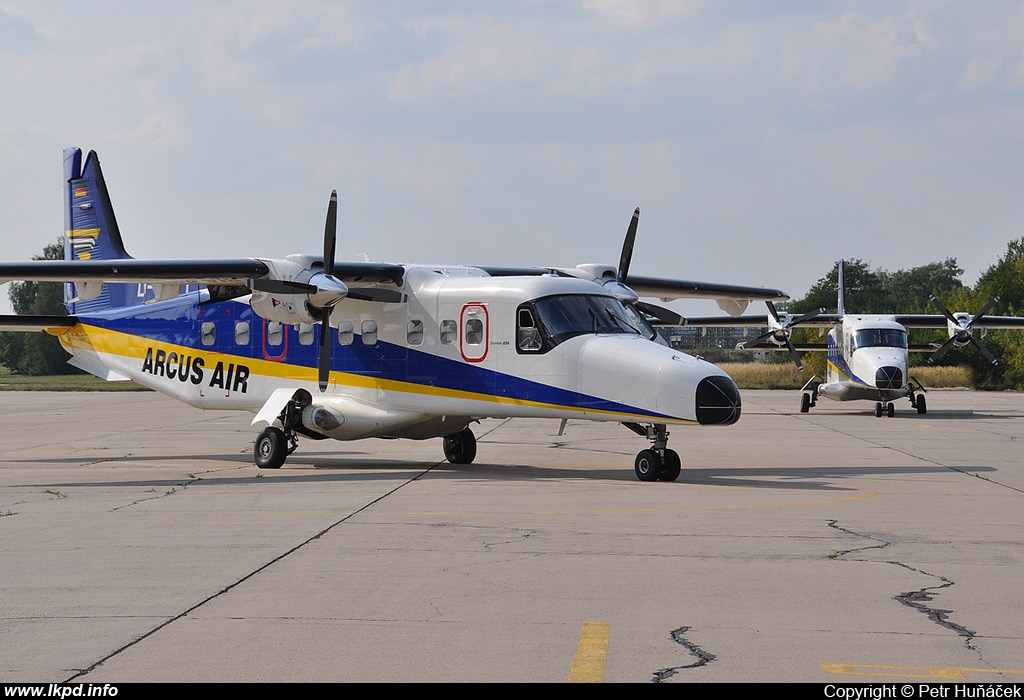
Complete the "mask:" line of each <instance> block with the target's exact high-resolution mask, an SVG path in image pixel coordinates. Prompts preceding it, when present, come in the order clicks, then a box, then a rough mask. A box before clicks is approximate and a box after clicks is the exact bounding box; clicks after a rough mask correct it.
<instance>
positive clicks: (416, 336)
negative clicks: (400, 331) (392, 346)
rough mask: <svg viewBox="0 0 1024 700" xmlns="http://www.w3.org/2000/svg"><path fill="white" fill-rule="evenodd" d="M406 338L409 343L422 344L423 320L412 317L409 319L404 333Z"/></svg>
mask: <svg viewBox="0 0 1024 700" xmlns="http://www.w3.org/2000/svg"><path fill="white" fill-rule="evenodd" d="M406 338H407V339H408V341H409V345H422V344H423V321H420V320H418V319H413V320H411V321H409V330H408V333H407V334H406Z"/></svg>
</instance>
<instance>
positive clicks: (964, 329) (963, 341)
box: [946, 311, 987, 348]
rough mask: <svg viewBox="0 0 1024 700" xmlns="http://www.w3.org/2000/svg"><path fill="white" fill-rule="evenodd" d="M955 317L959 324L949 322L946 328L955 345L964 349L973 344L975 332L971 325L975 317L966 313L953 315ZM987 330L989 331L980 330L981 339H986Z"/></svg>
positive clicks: (961, 312)
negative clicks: (972, 339) (972, 336)
mask: <svg viewBox="0 0 1024 700" xmlns="http://www.w3.org/2000/svg"><path fill="white" fill-rule="evenodd" d="M953 317H954V318H955V319H956V320H957V322H956V323H953V322H952V321H949V320H947V321H946V328H947V330H948V332H949V337H950V338H952V339H953V345H955V346H957V347H958V348H962V347H964V346H965V345H967V344H969V343H970V342H971V335H972V334H973V330H972V329H971V327H970V324H971V321H973V320H974V317H972V316H971V315H970V314H969V313H966V312H964V311H960V312H957V313H955V314H953ZM986 330H987V329H985V328H982V329H980V332H979V335H980V337H982V338H984V337H985V331H986Z"/></svg>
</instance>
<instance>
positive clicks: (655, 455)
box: [623, 423, 682, 481]
mask: <svg viewBox="0 0 1024 700" xmlns="http://www.w3.org/2000/svg"><path fill="white" fill-rule="evenodd" d="M623 425H625V426H626V427H627V428H629V429H630V430H632V431H633V432H634V433H636V434H637V435H643V436H644V437H646V438H647V439H648V440H650V441H651V442H652V443H653V447H652V448H651V449H647V450H640V452H639V453H638V454H637V456H636V461H635V462H634V464H633V466H634V469H635V471H636V478H638V479H640V481H675V480H676V479H678V478H679V473H680V472H681V471H682V463H681V462H680V460H679V454H678V453H677V452H676V451H675V450H670V449H668V447H667V445H668V428H667V427H666V426H664V425H649V426H646V427H644V426H641V425H637V424H636V423H623Z"/></svg>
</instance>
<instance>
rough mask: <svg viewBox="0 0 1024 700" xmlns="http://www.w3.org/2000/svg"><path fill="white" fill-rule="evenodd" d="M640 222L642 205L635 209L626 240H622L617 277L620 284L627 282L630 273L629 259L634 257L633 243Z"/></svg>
mask: <svg viewBox="0 0 1024 700" xmlns="http://www.w3.org/2000/svg"><path fill="white" fill-rule="evenodd" d="M639 222H640V207H637V208H636V210H634V211H633V218H632V219H631V220H630V222H629V228H627V229H626V240H624V241H623V242H622V254H621V255H619V269H618V271H617V273H616V275H615V279H616V280H617V281H618V282H619V284H625V283H626V275H628V274H629V261H630V260H632V259H633V244H634V243H635V242H636V227H637V224H638V223H639Z"/></svg>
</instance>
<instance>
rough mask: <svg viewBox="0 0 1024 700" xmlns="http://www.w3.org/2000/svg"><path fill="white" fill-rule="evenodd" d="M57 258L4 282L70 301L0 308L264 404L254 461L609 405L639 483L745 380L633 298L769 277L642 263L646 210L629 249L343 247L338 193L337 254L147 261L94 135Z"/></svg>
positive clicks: (456, 459) (740, 304) (751, 293)
mask: <svg viewBox="0 0 1024 700" xmlns="http://www.w3.org/2000/svg"><path fill="white" fill-rule="evenodd" d="M64 179H65V181H66V183H67V186H66V201H65V229H66V238H65V254H64V258H65V260H64V261H38V262H25V263H0V282H3V281H10V280H35V281H60V282H65V300H66V304H67V307H68V311H69V313H70V315H69V316H66V317H57V316H54V317H26V316H14V317H2V318H0V330H22V331H39V330H45V331H48V332H50V333H52V334H55V335H57V336H58V338H59V339H60V342H61V344H62V345H63V346H64V347H65V348H66V349H67V351H68V352H69V353H71V355H72V357H71V359H70V360H69V362H70V363H71V364H72V365H74V366H76V367H79V368H81V369H83V370H86V371H88V372H90V373H92V374H95V375H97V376H99V377H102V378H105V379H107V380H127V379H132V380H135V381H136V382H138V383H140V384H143V385H145V386H147V387H150V388H152V389H155V390H156V391H159V392H162V393H164V394H167V395H169V396H172V397H174V398H176V399H179V400H181V401H184V402H186V403H188V404H191V405H193V406H197V407H199V408H221V409H225V408H226V409H241V410H248V411H252V412H254V413H255V414H256V416H255V418H254V419H253V425H255V426H258V427H260V428H261V430H262V432H261V433H260V434H259V437H258V438H257V439H256V442H255V446H254V456H255V461H256V464H257V466H259V467H262V468H267V469H275V468H278V467H280V466H281V465H282V464H283V463H284V461H285V458H286V457H287V456H288V455H290V454H291V453H292V452H293V451H294V450H295V448H296V447H297V444H298V436H299V435H302V436H304V437H307V438H312V439H324V438H334V439H336V440H358V439H362V438H370V437H378V438H409V439H414V440H420V439H426V438H435V437H440V438H442V439H443V443H444V454H445V456H446V458H447V459H448V460H449V461H450V462H452V463H455V464H469V463H470V462H472V461H473V459H474V457H475V456H476V439H475V438H474V436H473V433H472V431H471V430H470V428H469V425H470V424H471V423H474V422H476V421H478V420H479V419H481V418H486V417H494V418H505V417H541V418H557V419H561V420H562V421H563V427H564V421H566V420H568V419H582V420H592V421H610V422H618V423H622V424H624V425H625V426H626V427H628V428H629V429H631V430H632V431H634V432H635V433H637V434H639V435H641V436H643V437H645V438H647V440H649V441H650V443H651V448H650V449H645V450H642V451H640V453H639V454H638V455H637V457H636V462H635V469H636V475H637V476H638V477H639V478H640V479H641V480H644V481H655V480H662V481H672V480H674V479H676V478H677V477H678V475H679V472H680V462H679V456H678V454H677V453H676V452H675V451H674V450H671V449H668V446H667V445H668V435H669V432H668V428H669V426H674V425H682V424H702V425H715V424H717V425H729V424H732V423H735V422H736V421H737V420H738V419H739V417H740V395H739V391H738V390H737V388H736V385H735V383H733V381H732V379H730V378H729V376H728V375H726V373H725V372H723V371H722V370H721V369H719V368H718V367H715V366H714V365H712V364H709V363H707V362H704V361H702V360H699V359H696V358H694V357H691V356H689V355H686V354H683V353H682V352H678V351H675V350H673V349H671V348H670V347H668V346H667V345H666V344H665V343H664V341H662V340H661V339H660V337H659V336H658V334H657V333H656V332H655V331H654V330H653V328H652V326H651V323H650V322H649V321H654V322H659V321H660V322H665V323H675V322H678V320H679V316H678V314H674V313H673V312H671V311H669V310H668V309H665V308H662V307H659V306H655V305H653V304H649V303H646V302H643V301H640V299H639V297H640V296H651V297H656V298H660V299H663V300H669V299H675V298H680V297H699V298H711V299H716V300H718V303H719V305H720V306H721V307H722V308H723V310H726V311H729V312H734V313H735V314H737V315H738V314H740V313H742V312H743V310H744V309H745V308H746V306H747V304H748V303H749V302H750V301H753V300H764V301H772V300H785V299H788V297H787V296H786V295H785V294H784V293H783V292H781V291H779V290H776V289H765V288H761V287H743V286H733V285H720V284H707V283H702V282H688V281H684V280H670V279H657V278H650V277H636V276H633V275H630V274H629V272H628V269H629V262H630V258H631V255H632V249H633V242H634V239H635V235H636V227H637V222H638V219H639V215H640V210H639V209H637V210H636V212H634V214H633V219H632V221H631V222H630V224H629V227H628V230H627V234H626V240H625V244H624V245H623V249H622V254H621V257H620V260H619V264H618V266H617V267H616V266H614V265H593V264H591V265H580V266H579V267H577V268H574V269H558V268H547V269H534V268H527V269H510V268H494V267H467V266H456V265H409V264H377V263H336V262H335V259H334V247H335V229H336V223H337V196H336V194H333V193H332V195H331V199H330V204H329V207H328V213H327V223H326V227H325V234H324V252H323V255H322V256H318V255H291V256H288V257H287V258H285V259H279V260H278V259H260V258H248V259H238V260H192V261H153V260H135V259H133V258H131V256H129V255H128V253H127V252H125V249H124V245H123V243H122V240H121V235H120V232H119V230H118V227H117V223H116V220H115V218H114V211H113V208H112V206H111V203H110V198H109V196H108V194H107V189H106V185H105V184H104V180H103V175H102V173H101V171H100V164H99V160H98V159H97V157H96V154H95V153H94V152H91V153H89V155H88V156H87V157H86V158H85V159H84V162H83V158H82V152H81V150H79V149H77V148H71V149H67V150H65V152H64Z"/></svg>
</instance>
